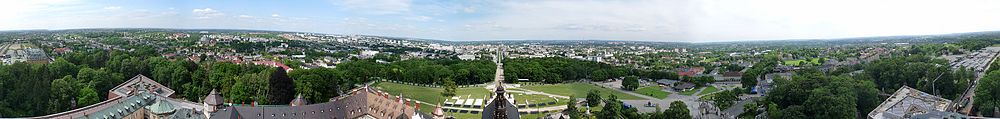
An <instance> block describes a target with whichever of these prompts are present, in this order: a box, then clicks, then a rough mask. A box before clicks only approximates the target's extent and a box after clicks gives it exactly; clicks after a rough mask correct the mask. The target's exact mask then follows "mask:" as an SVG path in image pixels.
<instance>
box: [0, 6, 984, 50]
mask: <svg viewBox="0 0 1000 119" xmlns="http://www.w3.org/2000/svg"><path fill="white" fill-rule="evenodd" d="M5 3H8V4H4V5H0V7H2V8H3V10H2V11H0V30H24V29H76V28H183V29H254V30H275V31H298V32H316V33H330V34H360V35H379V36H394V37H410V38H424V39H436V40H448V41H478V40H518V39H524V40H591V39H593V40H638V41H662V42H716V41H746V40H781V39H829V38H847V37H867V36H893V35H929V34H948V33H960V32H977V31H995V30H1000V23H994V22H990V21H996V20H1000V14H991V13H1000V8H996V7H992V6H1000V2H998V1H987V0H962V1H893V0H890V1H875V2H869V1H836V2H833V1H781V0H778V1H737V2H733V1H682V0H681V1H650V0H637V1H426V0H374V1H361V0H319V1H294V2H288V1H186V0H185V1H86V0H41V1H8V2H5ZM886 6H892V7H886ZM889 8H891V9H889Z"/></svg>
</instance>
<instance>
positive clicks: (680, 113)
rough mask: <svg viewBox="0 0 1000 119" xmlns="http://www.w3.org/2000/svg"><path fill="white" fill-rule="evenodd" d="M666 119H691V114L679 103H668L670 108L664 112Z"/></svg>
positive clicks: (684, 105)
mask: <svg viewBox="0 0 1000 119" xmlns="http://www.w3.org/2000/svg"><path fill="white" fill-rule="evenodd" d="M663 113H665V115H667V118H668V119H691V118H692V117H691V113H690V111H689V110H688V108H687V105H686V104H684V102H681V101H674V102H670V107H669V108H667V110H666V111H664V112H663Z"/></svg>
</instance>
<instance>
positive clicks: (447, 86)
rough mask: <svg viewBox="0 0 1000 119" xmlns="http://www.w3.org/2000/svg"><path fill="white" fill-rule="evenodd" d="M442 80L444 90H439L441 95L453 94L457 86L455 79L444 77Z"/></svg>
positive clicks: (448, 95) (450, 95)
mask: <svg viewBox="0 0 1000 119" xmlns="http://www.w3.org/2000/svg"><path fill="white" fill-rule="evenodd" d="M443 82H444V84H443V87H444V92H441V96H444V97H452V96H455V91H457V90H458V86H457V85H455V81H454V80H453V79H451V78H445V79H444V81H443Z"/></svg>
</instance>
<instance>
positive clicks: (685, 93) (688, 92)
mask: <svg viewBox="0 0 1000 119" xmlns="http://www.w3.org/2000/svg"><path fill="white" fill-rule="evenodd" d="M701 89H702V88H695V89H691V90H688V91H681V92H680V93H677V94H681V95H687V96H690V95H694V93H697V92H698V90H701Z"/></svg>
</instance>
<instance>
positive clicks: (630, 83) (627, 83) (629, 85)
mask: <svg viewBox="0 0 1000 119" xmlns="http://www.w3.org/2000/svg"><path fill="white" fill-rule="evenodd" d="M639 85H640V84H639V77H638V76H627V77H625V79H624V80H622V89H625V90H635V89H636V88H639Z"/></svg>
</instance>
